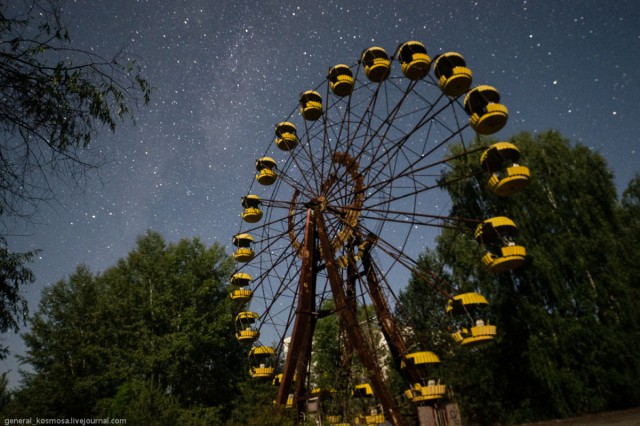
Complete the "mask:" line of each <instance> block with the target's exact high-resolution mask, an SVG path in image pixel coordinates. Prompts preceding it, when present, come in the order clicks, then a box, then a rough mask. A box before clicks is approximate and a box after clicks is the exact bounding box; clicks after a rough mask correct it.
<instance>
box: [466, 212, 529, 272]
mask: <svg viewBox="0 0 640 426" xmlns="http://www.w3.org/2000/svg"><path fill="white" fill-rule="evenodd" d="M517 231H518V228H517V227H516V224H515V223H514V222H513V221H512V220H511V219H509V218H508V217H504V216H497V217H493V218H491V219H487V220H485V221H484V222H482V223H481V224H479V225H478V227H477V228H476V231H475V238H476V241H478V243H480V244H481V245H482V246H484V247H485V249H486V250H487V252H486V254H485V255H484V256H483V257H482V262H483V263H484V264H485V265H486V266H487V268H489V270H490V271H491V272H496V273H499V272H504V271H509V270H512V269H516V268H518V267H520V266H521V265H522V264H523V263H524V261H525V258H526V256H527V253H526V250H525V248H524V247H522V246H519V245H516V243H515V242H514V237H515V236H516V234H517Z"/></svg>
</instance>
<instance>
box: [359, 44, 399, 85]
mask: <svg viewBox="0 0 640 426" xmlns="http://www.w3.org/2000/svg"><path fill="white" fill-rule="evenodd" d="M360 60H361V61H362V64H363V65H364V73H365V74H366V76H367V78H368V79H369V80H371V81H372V82H374V83H381V82H383V81H384V80H386V79H387V77H389V74H390V73H391V60H390V59H389V55H387V52H386V51H385V50H384V49H383V48H382V47H370V48H368V49H367V50H365V51H364V52H362V56H361V57H360Z"/></svg>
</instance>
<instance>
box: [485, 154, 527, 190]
mask: <svg viewBox="0 0 640 426" xmlns="http://www.w3.org/2000/svg"><path fill="white" fill-rule="evenodd" d="M519 158H520V150H518V147H516V146H515V145H514V144H512V143H509V142H498V143H495V144H493V145H491V146H490V147H489V148H487V150H485V151H484V152H483V153H482V156H481V157H480V163H481V165H482V168H483V169H485V170H486V171H488V172H489V173H491V176H490V177H489V181H488V182H487V186H488V187H489V189H490V190H491V191H493V192H495V193H496V194H498V195H499V196H501V197H507V196H510V195H513V194H516V193H518V192H520V191H522V189H523V188H524V187H526V186H527V185H528V184H529V178H530V176H531V172H530V171H529V168H528V167H525V166H521V165H519V164H518V163H517V161H518V160H519Z"/></svg>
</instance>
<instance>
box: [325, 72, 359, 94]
mask: <svg viewBox="0 0 640 426" xmlns="http://www.w3.org/2000/svg"><path fill="white" fill-rule="evenodd" d="M328 78H329V87H330V88H331V91H332V92H333V94H334V95H336V96H340V97H345V96H349V95H350V94H351V92H352V91H353V84H354V81H353V73H352V72H351V68H349V67H348V66H347V65H344V64H338V65H336V66H334V67H333V68H331V69H330V70H329V77H328Z"/></svg>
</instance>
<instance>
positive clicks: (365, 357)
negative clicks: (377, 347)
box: [315, 213, 405, 426]
mask: <svg viewBox="0 0 640 426" xmlns="http://www.w3.org/2000/svg"><path fill="white" fill-rule="evenodd" d="M315 219H316V225H317V232H318V239H319V240H320V247H321V248H322V250H321V255H322V258H323V260H324V262H325V265H326V268H327V276H328V278H329V284H330V286H331V292H332V294H333V297H334V301H335V304H336V310H337V311H338V315H339V316H340V320H341V321H342V323H343V324H344V326H345V328H346V332H347V333H348V336H349V340H350V341H351V343H352V344H353V346H354V349H355V350H356V351H357V353H358V357H359V358H360V361H361V362H362V364H363V365H364V367H365V368H366V369H367V370H368V371H369V378H370V379H371V387H372V388H373V391H374V393H375V394H376V396H377V397H378V398H379V399H380V402H381V404H382V407H383V409H384V412H385V415H386V417H387V420H389V421H390V422H391V424H392V425H394V426H404V424H405V423H404V420H403V419H402V417H401V416H400V411H399V409H398V407H397V405H396V402H395V400H394V399H393V396H392V395H391V394H390V393H389V390H388V389H387V387H386V385H385V383H384V381H383V378H382V373H381V371H380V367H379V365H378V362H377V360H376V357H375V354H374V352H373V350H372V348H371V347H370V345H369V344H368V343H367V341H366V339H365V337H364V335H363V333H362V329H361V328H360V324H359V323H358V320H357V317H356V315H355V313H354V312H353V311H352V310H351V309H349V301H348V300H347V296H346V294H345V290H344V283H343V280H342V278H341V277H340V274H338V269H337V267H336V264H335V252H334V249H333V247H332V246H331V242H330V241H329V238H328V237H327V232H326V228H325V224H324V219H323V217H322V213H318V215H317V217H316V218H315Z"/></svg>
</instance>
